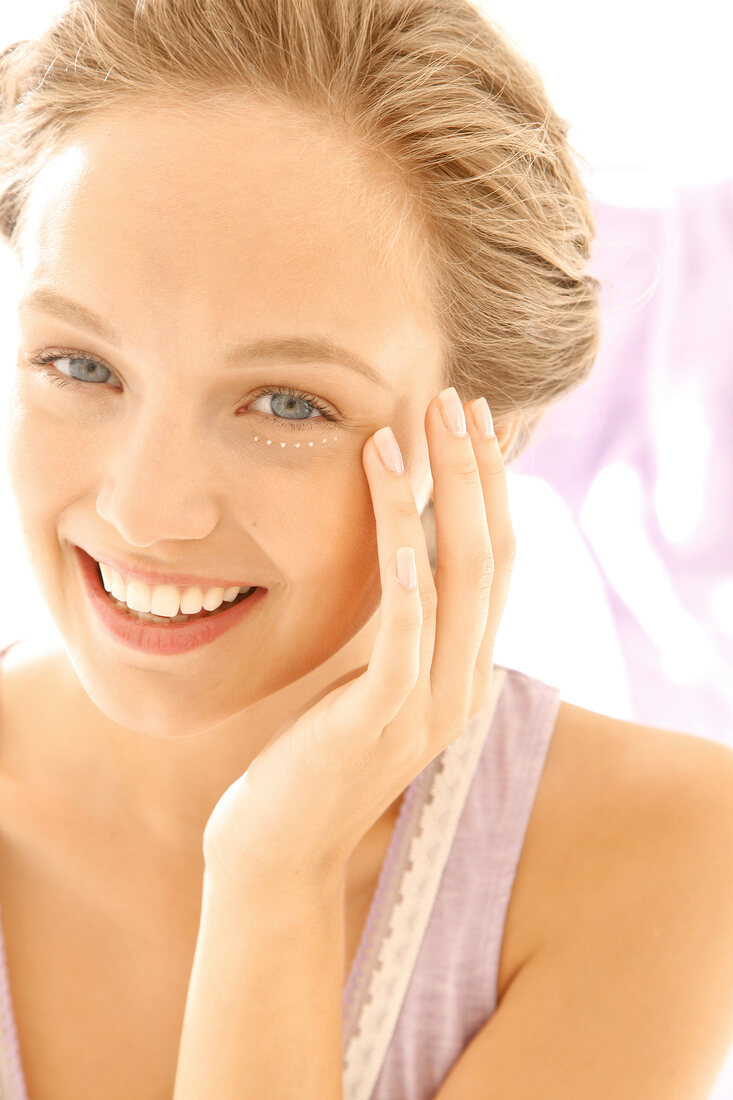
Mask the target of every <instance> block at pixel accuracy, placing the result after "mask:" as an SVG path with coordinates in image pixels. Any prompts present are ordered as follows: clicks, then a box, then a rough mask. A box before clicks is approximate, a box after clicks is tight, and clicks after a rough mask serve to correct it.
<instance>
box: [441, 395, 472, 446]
mask: <svg viewBox="0 0 733 1100" xmlns="http://www.w3.org/2000/svg"><path fill="white" fill-rule="evenodd" d="M439 396H440V412H441V415H442V417H443V423H444V424H445V426H446V428H447V429H448V431H449V432H451V433H452V434H453V435H465V434H466V417H465V416H464V414H463V405H462V404H461V399H460V397H459V396H458V394H457V392H456V390H455V388H454V387H453V386H451V387H450V388H449V389H447V390H443V392H442V393H441V394H440V395H439Z"/></svg>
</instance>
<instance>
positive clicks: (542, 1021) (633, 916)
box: [436, 704, 733, 1100]
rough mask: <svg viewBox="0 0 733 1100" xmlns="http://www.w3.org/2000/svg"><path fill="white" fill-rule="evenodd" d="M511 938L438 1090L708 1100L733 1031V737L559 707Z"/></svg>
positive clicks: (514, 903) (518, 883)
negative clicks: (494, 998) (493, 991)
mask: <svg viewBox="0 0 733 1100" xmlns="http://www.w3.org/2000/svg"><path fill="white" fill-rule="evenodd" d="M505 940H506V942H505V943H504V944H503V947H502V967H503V971H500V981H501V984H500V996H499V1003H498V1007H497V1010H496V1012H495V1013H494V1015H493V1016H492V1017H491V1019H490V1020H489V1021H488V1022H487V1023H486V1024H485V1025H484V1027H483V1028H481V1029H480V1030H479V1031H478V1032H477V1033H476V1035H475V1036H474V1038H473V1040H472V1042H471V1043H470V1044H469V1046H468V1047H467V1048H466V1050H464V1051H463V1053H462V1054H461V1056H460V1058H459V1059H458V1060H457V1062H456V1063H455V1064H454V1066H453V1067H452V1069H451V1072H450V1074H449V1075H448V1078H447V1079H446V1080H445V1081H444V1083H443V1085H442V1086H441V1088H440V1089H439V1091H438V1093H437V1095H436V1100H461V1098H463V1097H465V1096H472V1095H479V1094H480V1090H481V1089H484V1090H485V1089H487V1088H489V1086H490V1087H491V1089H492V1090H494V1091H495V1093H496V1095H497V1096H498V1095H501V1096H512V1097H513V1098H514V1100H530V1098H533V1097H537V1096H542V1097H543V1098H545V1100H586V1098H587V1097H588V1096H593V1097H594V1098H595V1100H621V1098H622V1097H624V1098H626V1097H629V1096H639V1097H641V1096H644V1097H652V1096H653V1097H654V1098H655V1100H679V1098H681V1097H685V1100H705V1098H706V1097H707V1096H708V1095H709V1092H710V1089H711V1088H712V1087H713V1084H714V1083H715V1080H716V1077H717V1075H718V1073H719V1072H720V1069H721V1067H722V1065H723V1062H724V1060H725V1057H726V1054H727V1052H728V1049H729V1048H730V1044H731V1042H733V750H732V749H730V748H728V747H727V746H724V745H721V744H719V743H717V742H715V741H713V740H710V739H707V738H703V737H697V736H694V735H691V734H686V733H682V732H677V731H671V730H662V729H658V728H655V727H651V726H644V725H640V724H636V723H631V722H624V721H621V720H618V719H613V718H610V717H607V716H604V715H601V714H597V713H595V712H592V711H587V710H584V709H583V708H580V707H575V706H571V705H569V704H563V706H562V707H561V711H560V714H559V715H558V723H557V726H556V729H555V731H554V735H553V739H552V743H551V745H550V748H549V751H548V756H547V760H546V763H545V768H544V772H543V775H542V778H541V781H540V785H539V788H538V791H537V796H536V799H535V803H534V806H533V810H532V814H531V818H530V821H529V824H528V829H527V833H526V836H525V842H524V846H523V849H522V854H521V858H520V862H519V866H518V868H517V874H516V878H515V883H514V887H513V891H512V897H511V900H510V906H509V912H508V914H507V921H506V925H505Z"/></svg>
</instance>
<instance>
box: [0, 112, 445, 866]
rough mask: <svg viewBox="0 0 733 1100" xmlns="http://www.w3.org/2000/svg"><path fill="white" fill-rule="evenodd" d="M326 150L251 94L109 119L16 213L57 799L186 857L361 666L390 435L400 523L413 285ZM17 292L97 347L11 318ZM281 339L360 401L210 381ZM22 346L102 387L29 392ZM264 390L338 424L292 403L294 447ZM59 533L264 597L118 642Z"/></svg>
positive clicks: (334, 150)
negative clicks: (60, 642)
mask: <svg viewBox="0 0 733 1100" xmlns="http://www.w3.org/2000/svg"><path fill="white" fill-rule="evenodd" d="M255 150H256V155H255ZM344 155H345V153H344V146H343V144H342V141H341V139H337V138H336V137H334V136H333V135H328V134H325V133H324V132H323V131H322V130H317V129H315V128H314V129H312V130H308V129H307V128H304V124H303V120H302V119H300V118H293V117H290V116H288V115H284V114H283V113H282V112H281V111H279V110H277V109H274V108H273V109H270V108H267V107H264V106H263V105H261V104H258V105H257V107H256V108H254V107H253V108H252V109H251V110H247V109H242V105H241V104H239V105H238V108H237V110H236V112H235V111H227V110H225V109H223V108H222V110H221V111H212V110H211V109H208V108H207V109H206V110H203V109H201V110H199V111H198V112H195V111H193V110H189V111H188V112H187V113H186V114H185V115H177V114H175V113H173V112H171V111H170V110H166V111H165V112H161V111H158V112H155V111H153V110H152V108H151V113H143V112H141V111H140V109H139V108H135V109H132V110H129V109H128V111H127V112H124V111H120V112H118V113H117V114H116V117H115V119H114V125H108V124H103V123H101V122H99V121H97V122H95V123H90V124H88V125H85V127H84V128H83V131H80V135H79V139H78V143H77V144H76V145H75V146H74V147H73V148H72V149H70V150H69V152H68V153H66V154H62V155H60V156H59V157H58V158H56V159H55V160H53V161H51V163H50V164H49V165H48V167H47V169H46V172H45V173H44V174H43V175H42V176H41V178H40V179H39V180H38V181H37V184H36V187H35V188H34V192H33V195H32V197H31V202H30V204H29V208H28V221H27V225H26V228H25V232H24V235H23V240H22V244H23V250H22V264H21V266H20V269H19V282H18V295H19V300H21V305H20V308H19V313H18V317H19V324H20V341H19V344H20V346H19V366H18V369H17V372H16V379H15V388H14V394H13V397H14V402H15V408H16V414H15V419H14V421H13V426H12V430H11V434H10V452H9V468H10V475H11V479H12V483H13V487H14V490H15V493H16V496H17V499H18V501H19V507H20V512H21V516H22V521H23V524H24V528H25V531H26V538H27V545H28V553H29V555H30V559H31V564H32V567H33V570H34V573H35V575H36V576H37V578H38V583H39V585H40V587H41V590H42V593H43V596H44V598H45V600H46V602H47V604H48V606H49V609H50V611H51V613H52V615H53V617H54V620H55V622H56V624H57V626H58V628H59V631H60V633H61V634H62V636H63V638H64V642H65V646H66V648H67V650H68V654H69V658H70V663H71V664H73V671H72V670H71V668H69V667H68V663H67V662H66V661H64V660H63V659H62V658H59V660H60V661H61V664H60V666H59V667H60V675H61V676H62V678H63V682H64V684H65V687H66V689H67V690H68V692H69V693H70V694H69V696H68V700H69V702H68V705H69V707H70V708H73V713H74V714H75V715H77V716H78V721H77V722H76V723H75V729H76V733H75V737H74V740H73V742H72V743H69V742H68V741H67V743H66V744H65V746H64V752H65V757H66V761H67V763H66V766H65V769H64V778H63V782H64V783H65V784H67V785H68V787H69V788H70V790H71V791H72V792H73V793H83V791H85V790H87V791H88V789H89V779H90V773H91V775H93V777H94V787H95V789H96V790H101V791H103V792H104V804H105V805H106V806H107V807H108V808H109V812H110V814H111V815H115V814H117V813H119V814H121V815H123V816H125V818H129V817H130V815H132V817H133V818H134V819H137V820H139V822H140V827H141V830H143V831H146V830H149V831H150V832H151V833H152V834H153V835H154V836H157V837H161V838H164V839H165V841H166V842H167V843H170V844H173V845H174V846H175V847H176V848H177V849H179V850H180V851H181V853H182V854H185V853H190V854H191V855H192V857H193V856H194V854H195V856H198V854H199V853H200V849H201V837H202V832H203V829H204V825H205V823H206V821H207V820H208V817H209V815H210V814H211V811H212V809H213V807H214V805H215V803H216V802H217V800H218V799H219V797H220V796H221V794H222V792H223V791H224V790H225V789H226V788H227V787H228V786H229V785H230V784H231V783H232V782H233V781H234V780H235V779H236V778H238V777H239V776H241V775H242V774H243V773H244V772H245V771H246V770H247V768H248V767H249V765H250V763H251V761H252V760H253V759H254V757H255V756H256V755H257V754H258V752H259V751H260V750H261V749H262V747H263V746H264V745H265V744H266V743H267V742H268V741H269V740H270V739H271V737H272V736H273V735H274V733H275V732H276V731H278V730H280V729H282V728H286V727H287V726H288V725H290V724H291V723H292V721H294V719H295V718H296V717H297V716H298V715H299V714H301V713H302V712H303V711H304V710H305V709H307V704H308V702H309V701H310V700H312V699H313V698H315V697H317V696H318V695H319V694H320V693H322V692H323V690H324V689H325V688H326V686H327V685H329V684H333V683H334V682H336V681H339V680H340V679H341V678H342V677H344V676H348V675H349V674H351V673H353V671H354V670H355V669H358V668H360V667H364V666H366V664H367V662H368V660H369V656H370V654H371V652H372V649H373V645H374V639H375V636H376V627H377V618H378V614H377V612H378V605H379V599H380V578H379V560H378V557H377V553H376V525H375V519H374V511H373V506H372V502H371V497H370V493H369V486H368V483H367V479H366V477H365V475H364V470H363V467H362V463H361V452H362V448H363V446H364V443H365V441H366V439H367V438H368V437H369V436H370V435H371V434H373V433H374V432H375V431H376V430H377V429H378V428H379V427H380V426H382V425H385V424H389V425H391V426H392V427H393V429H394V431H395V434H396V435H397V438H398V439H399V441H400V444H401V447H402V451H403V455H404V460H405V465H406V469H407V476H408V479H409V483H410V485H411V486H412V489H413V491H414V493H415V499H416V502H417V506H418V508H419V509H420V510H422V508H424V506H425V504H426V502H427V499H428V496H429V495H430V494H431V491H432V478H431V471H430V467H429V464H428V449H427V440H426V434H425V427H424V423H423V421H424V416H425V411H426V408H427V405H428V403H429V401H430V400H431V398H434V396H435V394H436V393H437V391H438V389H439V388H440V387H439V382H440V368H439V363H440V358H439V346H438V337H437V333H436V332H435V329H434V325H433V322H432V319H431V315H430V311H429V309H428V306H427V303H426V290H425V287H424V286H422V285H421V284H420V281H419V279H418V278H417V277H416V275H415V273H414V269H413V267H411V265H410V263H409V259H410V258H409V257H408V256H407V255H405V254H402V253H400V251H399V247H397V246H396V247H395V248H393V249H392V251H391V256H392V259H391V261H390V263H389V264H387V265H386V266H385V265H384V264H383V263H382V262H381V253H380V250H379V249H378V248H377V246H376V245H374V246H373V245H371V244H370V222H371V220H372V219H371V215H370V212H369V211H367V210H365V209H364V204H363V201H362V199H361V192H360V191H359V192H356V197H352V188H351V186H350V185H347V184H344V183H339V180H342V179H343V176H344V171H343V163H344ZM141 165H144V166H145V171H144V172H141V170H140V166H141ZM398 244H399V242H398ZM41 284H43V285H44V286H51V287H52V288H53V289H54V290H56V291H57V292H59V293H64V294H65V295H66V296H67V297H68V298H71V299H73V300H74V301H75V302H78V303H81V304H83V305H84V306H86V307H87V308H89V309H92V310H94V312H95V313H97V314H98V315H100V316H101V317H102V318H104V319H105V320H106V321H107V322H108V324H109V325H111V326H114V328H115V329H116V330H117V331H118V333H119V334H120V341H119V343H110V342H108V341H105V340H102V339H100V338H99V337H97V336H95V335H94V334H93V333H90V331H89V329H88V328H85V327H84V326H83V325H79V324H72V323H70V322H68V321H65V320H61V319H60V318H58V317H56V316H50V315H49V314H48V313H46V312H44V311H42V310H40V309H25V308H23V306H22V299H23V298H24V297H27V295H28V294H29V293H30V292H31V291H32V290H33V289H34V288H36V287H38V286H40V285H41ZM293 334H305V335H314V334H326V335H328V336H330V337H331V338H332V339H333V340H334V341H336V342H337V343H339V344H342V345H345V346H346V347H347V348H348V349H349V350H351V351H353V352H354V353H355V354H358V355H361V357H362V358H363V359H366V360H367V361H369V362H370V363H372V364H375V365H376V366H377V368H378V369H379V372H380V374H381V375H382V377H383V378H384V384H382V385H377V384H375V383H374V382H372V381H371V380H369V379H367V378H365V377H362V376H360V375H358V374H356V373H355V372H353V371H350V370H347V369H345V368H343V367H341V366H338V365H326V364H324V363H323V362H317V363H306V362H297V361H296V362H278V361H274V362H269V361H266V360H263V361H261V362H259V363H254V364H249V365H248V366H246V367H245V368H242V369H236V368H234V369H231V368H225V366H224V360H225V353H226V350H227V347H228V345H230V344H233V343H235V342H243V341H245V340H247V341H249V340H254V339H258V338H261V337H269V336H283V335H293ZM48 349H50V350H51V351H56V350H58V349H63V350H73V351H74V352H75V354H76V355H77V356H81V355H82V354H83V355H84V356H90V355H92V356H94V357H95V358H97V359H100V360H101V361H102V362H103V363H104V364H106V365H107V367H108V373H105V374H104V376H103V377H104V378H105V380H106V382H107V384H98V385H97V390H104V391H105V393H104V394H101V393H99V392H95V393H94V394H91V393H88V392H87V391H88V390H91V389H92V387H93V386H94V385H95V384H94V383H88V384H87V386H86V389H85V392H84V394H83V395H82V394H81V393H79V392H73V391H74V390H77V391H78V390H79V389H80V388H81V387H80V386H76V387H72V386H69V387H67V388H66V389H59V388H57V387H56V386H53V385H50V384H48V382H47V381H45V380H42V379H41V376H40V374H39V372H38V370H37V369H36V370H34V369H33V368H29V366H28V364H27V359H28V358H29V357H36V356H38V355H39V354H43V353H44V352H45V351H46V350H48ZM24 360H25V362H24ZM83 366H84V369H85V370H86V375H84V377H89V373H90V368H89V365H88V364H84V365H83ZM47 369H48V368H47ZM56 369H57V370H59V371H64V372H67V373H68V371H69V361H68V358H67V359H66V360H64V361H62V362H57V364H56ZM92 369H93V368H92ZM109 372H112V373H111V374H110V373H109ZM97 373H99V368H97ZM77 375H78V369H77ZM267 385H279V386H283V387H285V386H291V387H296V388H299V389H301V390H304V391H308V392H309V393H312V394H313V395H314V396H317V397H319V398H320V399H321V400H322V401H323V402H324V403H327V405H328V406H329V407H330V409H331V410H332V413H334V414H335V413H336V412H337V411H338V412H339V414H340V416H341V420H340V422H334V423H330V422H325V421H324V420H323V419H322V417H319V418H318V420H317V423H318V428H316V429H313V428H312V427H310V426H309V425H308V423H307V421H308V419H311V418H312V419H313V420H314V421H315V419H316V416H317V414H316V412H315V410H314V409H313V407H312V406H307V405H297V407H294V409H293V411H292V412H291V413H289V414H288V413H287V412H286V415H290V416H291V417H292V418H293V419H295V417H297V418H298V419H297V423H298V424H299V425H300V426H301V427H302V429H303V430H299V428H298V427H294V426H292V420H289V421H287V420H285V417H284V415H283V411H282V410H283V408H284V407H285V406H284V405H283V403H282V402H283V401H284V400H287V399H280V401H281V403H280V404H279V405H278V404H277V403H276V404H275V406H274V408H273V403H272V402H273V399H272V398H271V397H261V398H259V399H257V398H256V397H253V396H252V395H254V394H255V393H256V391H257V390H258V389H259V390H261V389H263V387H265V386H267ZM115 387H117V388H115ZM293 400H295V399H293ZM275 402H277V399H275ZM252 405H254V409H252ZM243 409H244V410H246V411H245V412H244V414H243V412H242V410H243ZM235 412H237V413H238V415H236V416H235ZM273 412H276V414H277V416H278V417H280V422H278V423H274V424H273V423H272V422H271V421H269V422H268V421H267V420H266V415H267V414H269V415H270V416H271V417H272V415H273ZM100 413H101V415H99V414H100ZM324 427H325V429H327V430H324ZM323 438H327V439H328V440H329V442H328V443H327V444H325V445H324V444H323V442H322V440H323ZM267 439H270V440H271V441H272V444H271V445H269V446H268V444H267V442H266V440H267ZM310 442H313V443H314V444H315V445H314V446H313V447H310V446H309V445H308V444H309V443H310ZM281 443H285V444H286V446H285V447H282V446H280V445H279V444H281ZM301 443H302V444H303V446H301V447H298V448H297V449H296V444H301ZM91 455H93V456H94V461H93V462H91V463H90V461H89V456H91ZM151 470H155V471H156V476H155V478H151V476H150V471H151ZM160 485H165V487H166V488H165V492H164V493H161V492H160ZM315 519H317V522H315V521H314V520H315ZM294 520H297V523H294ZM305 520H307V521H308V522H305ZM85 542H86V543H87V544H91V545H93V546H95V547H97V546H99V547H100V548H102V549H108V550H109V551H110V553H115V552H119V556H122V557H124V558H125V559H126V560H132V561H135V562H139V563H140V564H141V565H146V564H147V565H149V566H150V567H152V568H158V569H159V570H160V571H163V572H165V569H166V567H168V568H169V569H171V570H173V569H174V568H175V569H180V570H185V571H190V572H198V573H204V574H211V573H213V574H215V575H219V574H221V575H223V576H231V577H232V579H233V580H235V581H238V580H240V579H241V581H242V582H245V581H246V582H250V583H259V584H260V585H262V586H265V587H267V588H269V593H268V596H267V604H268V606H267V607H265V608H263V609H262V610H261V611H260V613H259V623H258V624H257V627H256V628H249V627H248V625H247V624H246V623H245V624H243V626H242V628H241V629H235V630H234V631H232V632H230V633H228V634H225V635H224V636H223V637H221V638H220V639H218V640H217V641H216V642H215V643H214V644H212V645H208V646H204V647H202V648H200V649H197V650H195V651H194V652H193V653H191V654H188V655H184V656H177V657H176V658H175V659H173V660H171V659H170V658H153V657H149V656H145V655H140V654H137V653H134V652H133V651H124V650H122V651H121V650H120V647H117V646H114V645H111V644H110V643H109V641H105V640H104V639H102V638H100V637H99V631H98V628H97V627H96V626H95V625H94V624H93V623H92V622H91V621H90V618H89V613H88V611H85V610H84V602H83V596H82V593H81V592H80V588H79V579H78V575H77V569H76V563H75V561H74V559H73V556H72V552H71V544H73V543H79V544H81V545H82V546H83V545H84V544H85ZM263 646H265V647H266V652H264V653H263ZM105 647H106V648H105ZM112 658H114V675H113V676H112V675H110V665H109V661H110V660H111V659H112ZM64 673H66V674H64ZM202 684H205V685H206V690H205V691H202V690H201V685H202ZM49 736H52V734H49ZM27 751H28V753H29V754H32V753H33V752H34V751H37V750H35V749H34V746H32V745H31V746H28V750H27ZM29 765H30V760H29ZM101 797H102V796H101V795H100V801H101Z"/></svg>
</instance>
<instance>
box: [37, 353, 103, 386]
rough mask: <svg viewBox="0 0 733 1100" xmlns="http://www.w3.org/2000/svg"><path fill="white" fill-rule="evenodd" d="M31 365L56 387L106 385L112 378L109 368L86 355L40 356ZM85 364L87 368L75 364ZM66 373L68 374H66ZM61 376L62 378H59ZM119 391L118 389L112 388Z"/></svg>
mask: <svg viewBox="0 0 733 1100" xmlns="http://www.w3.org/2000/svg"><path fill="white" fill-rule="evenodd" d="M30 362H31V363H33V364H34V365H35V366H39V367H41V369H42V372H43V374H45V375H46V377H47V378H48V379H49V381H50V382H53V383H55V384H56V385H58V386H66V385H68V384H69V382H79V383H81V384H82V385H83V384H85V383H87V382H90V383H92V384H95V383H100V382H101V383H106V382H107V381H108V380H109V378H110V377H111V376H112V371H111V370H110V369H109V367H107V366H105V365H104V363H102V362H100V360H98V359H92V358H90V357H89V356H88V355H79V356H71V355H41V356H39V357H38V358H37V359H31V360H30ZM60 363H68V364H69V366H68V367H67V368H64V367H59V366H56V364H60ZM79 363H82V364H84V363H86V364H88V366H87V367H86V368H85V367H79V366H78V365H77V364H79ZM67 371H68V373H67ZM61 375H63V376H64V377H60V376H61ZM113 388H115V389H119V387H113Z"/></svg>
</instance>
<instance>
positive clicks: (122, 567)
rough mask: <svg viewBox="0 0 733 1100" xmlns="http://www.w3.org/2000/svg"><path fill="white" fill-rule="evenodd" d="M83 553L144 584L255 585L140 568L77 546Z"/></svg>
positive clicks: (204, 586) (202, 586)
mask: <svg viewBox="0 0 733 1100" xmlns="http://www.w3.org/2000/svg"><path fill="white" fill-rule="evenodd" d="M78 549H79V550H81V552H82V553H83V554H87V555H88V557H90V558H93V559H94V561H96V562H100V561H101V562H104V564H105V565H110V566H111V567H112V568H113V569H115V570H116V571H117V572H118V573H120V574H121V575H122V576H123V577H124V578H125V580H138V581H145V582H146V584H150V585H156V584H175V585H176V586H177V587H178V588H186V587H192V586H194V585H195V586H197V587H199V588H235V587H236V588H245V587H249V588H253V587H256V586H255V585H251V584H249V583H248V582H244V583H243V582H242V581H232V580H224V579H222V578H221V577H200V576H195V575H194V574H193V573H157V572H155V571H154V570H152V569H141V568H140V567H139V566H137V565H132V564H130V563H129V562H126V561H123V560H122V558H116V557H114V556H113V555H112V554H108V553H107V552H106V551H103V552H101V553H99V554H97V553H96V552H94V553H92V552H90V551H88V550H84V549H83V548H82V547H81V546H79V547H78Z"/></svg>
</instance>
